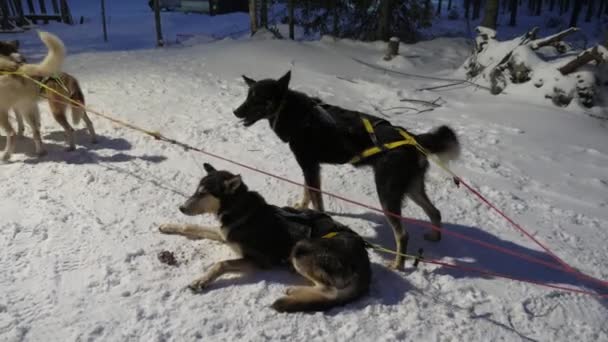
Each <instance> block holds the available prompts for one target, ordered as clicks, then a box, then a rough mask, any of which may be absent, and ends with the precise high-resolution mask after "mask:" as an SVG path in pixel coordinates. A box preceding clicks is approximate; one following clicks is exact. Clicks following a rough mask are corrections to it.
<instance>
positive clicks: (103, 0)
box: [101, 0, 108, 43]
mask: <svg viewBox="0 0 608 342" xmlns="http://www.w3.org/2000/svg"><path fill="white" fill-rule="evenodd" d="M101 23H102V26H103V41H104V42H106V43H107V42H108V27H107V26H106V0H101Z"/></svg>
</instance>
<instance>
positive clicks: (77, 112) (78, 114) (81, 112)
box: [71, 87, 87, 125]
mask: <svg viewBox="0 0 608 342" xmlns="http://www.w3.org/2000/svg"><path fill="white" fill-rule="evenodd" d="M71 98H72V100H73V101H76V102H78V103H81V104H82V105H83V106H84V105H85V103H84V94H83V93H82V89H80V87H76V90H74V93H73V94H72V96H71ZM71 106H72V123H73V124H74V125H78V124H79V123H80V121H81V120H82V118H83V117H84V116H85V115H86V114H87V112H86V111H85V109H84V108H83V107H81V106H77V105H76V104H72V105H71Z"/></svg>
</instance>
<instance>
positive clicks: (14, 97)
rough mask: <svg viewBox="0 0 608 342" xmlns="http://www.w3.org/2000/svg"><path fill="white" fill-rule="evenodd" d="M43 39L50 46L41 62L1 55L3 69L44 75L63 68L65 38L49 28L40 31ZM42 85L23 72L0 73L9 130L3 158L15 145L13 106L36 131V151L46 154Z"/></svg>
mask: <svg viewBox="0 0 608 342" xmlns="http://www.w3.org/2000/svg"><path fill="white" fill-rule="evenodd" d="M38 35H39V36H40V39H41V40H42V42H43V43H44V45H46V47H47V48H48V53H47V55H46V57H45V58H44V59H43V60H42V62H40V63H39V64H22V65H19V64H16V63H15V62H14V56H13V58H11V56H2V55H0V70H2V71H13V70H16V71H17V72H18V73H23V74H25V75H27V76H30V77H35V78H44V77H50V76H53V75H56V74H57V73H59V72H60V71H61V66H62V65H63V61H64V59H65V47H64V45H63V42H62V41H61V40H60V39H59V38H58V37H57V36H55V35H53V34H51V33H48V32H39V33H38ZM39 98H40V89H39V87H38V85H36V83H34V82H32V81H31V80H29V79H27V78H25V77H22V76H19V75H10V74H2V73H0V128H2V129H3V130H4V132H5V133H6V146H5V148H4V154H3V155H2V160H4V161H7V160H9V159H10V157H11V154H12V153H13V150H14V149H15V142H16V132H15V130H14V129H13V127H12V126H11V123H10V121H9V111H10V110H11V109H13V110H15V112H17V113H19V114H20V115H21V116H22V117H23V118H24V119H25V121H26V122H27V123H28V125H29V126H30V127H31V129H32V132H33V133H34V144H35V146H36V154H38V155H42V154H44V147H43V146H42V138H41V137H40V112H39V110H38V101H39Z"/></svg>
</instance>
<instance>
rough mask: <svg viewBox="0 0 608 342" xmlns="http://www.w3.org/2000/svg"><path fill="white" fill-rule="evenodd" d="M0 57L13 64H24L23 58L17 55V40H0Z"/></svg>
mask: <svg viewBox="0 0 608 342" xmlns="http://www.w3.org/2000/svg"><path fill="white" fill-rule="evenodd" d="M0 56H2V57H5V58H8V59H10V60H12V61H13V62H15V63H25V57H23V56H22V55H21V54H20V53H19V41H18V40H8V41H4V40H0Z"/></svg>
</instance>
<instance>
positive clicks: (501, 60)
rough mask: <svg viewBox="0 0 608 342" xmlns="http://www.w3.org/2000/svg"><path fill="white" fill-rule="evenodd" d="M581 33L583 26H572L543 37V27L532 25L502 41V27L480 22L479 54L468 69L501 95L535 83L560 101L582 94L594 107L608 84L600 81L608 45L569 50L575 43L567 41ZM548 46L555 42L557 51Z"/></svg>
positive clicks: (476, 52)
mask: <svg viewBox="0 0 608 342" xmlns="http://www.w3.org/2000/svg"><path fill="white" fill-rule="evenodd" d="M575 32H578V29H577V28H570V29H567V30H564V31H562V32H559V33H556V34H554V35H551V36H548V37H545V38H538V37H537V35H538V28H532V29H531V30H530V31H528V32H527V33H526V34H525V35H522V36H520V37H518V38H515V39H511V40H507V41H498V40H496V31H494V30H492V29H488V28H485V27H479V28H477V33H478V36H477V38H476V46H475V49H474V51H473V55H472V56H471V57H469V58H468V59H467V60H466V61H465V63H464V65H463V67H462V69H463V70H464V71H465V73H466V76H467V78H468V79H469V80H475V82H476V83H482V84H483V83H485V84H486V85H489V88H490V90H491V93H492V94H495V95H497V94H500V93H502V92H503V91H504V90H505V88H507V87H510V86H513V85H521V86H528V84H529V85H530V86H531V89H529V92H530V93H531V94H538V93H539V90H538V89H541V91H540V93H541V94H542V93H543V91H544V94H542V95H544V97H546V98H549V99H551V100H552V101H553V102H554V103H555V104H556V105H559V106H567V105H569V104H570V102H572V100H573V99H575V98H577V99H578V102H579V103H580V104H582V105H584V106H586V107H592V106H594V105H596V103H597V101H598V100H599V99H601V96H600V95H599V94H600V93H601V90H602V89H603V88H605V87H606V86H607V84H606V82H600V79H601V77H600V76H601V73H602V71H601V70H602V69H601V68H600V65H601V64H604V63H606V62H608V49H607V48H606V47H604V46H601V45H598V46H595V47H593V48H590V49H588V50H585V51H581V52H580V53H578V54H577V55H573V54H572V53H568V54H566V53H565V52H567V51H568V50H570V49H571V48H570V47H569V46H568V45H567V44H565V43H563V42H562V40H563V39H564V38H565V37H567V36H568V35H571V34H573V33H575ZM543 47H554V48H555V52H551V51H549V50H546V49H541V48H543ZM592 62H595V64H592ZM583 66H585V67H584V68H583ZM479 79H481V80H482V81H479ZM600 88H602V89H600Z"/></svg>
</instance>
